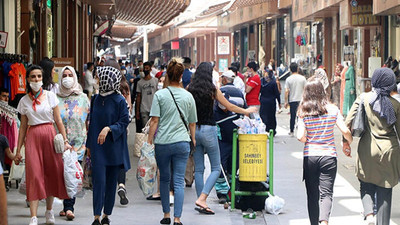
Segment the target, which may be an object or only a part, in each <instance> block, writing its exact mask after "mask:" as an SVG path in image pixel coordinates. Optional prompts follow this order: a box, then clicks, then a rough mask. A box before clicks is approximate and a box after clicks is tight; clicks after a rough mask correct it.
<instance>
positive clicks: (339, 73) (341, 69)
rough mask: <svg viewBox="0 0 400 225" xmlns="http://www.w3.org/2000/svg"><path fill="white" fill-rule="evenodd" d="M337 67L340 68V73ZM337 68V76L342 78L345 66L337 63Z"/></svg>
mask: <svg viewBox="0 0 400 225" xmlns="http://www.w3.org/2000/svg"><path fill="white" fill-rule="evenodd" d="M336 67H339V69H340V72H338V71H336ZM336 67H335V75H336V76H339V77H340V75H341V73H342V71H343V68H344V66H343V65H342V64H340V63H337V64H336Z"/></svg>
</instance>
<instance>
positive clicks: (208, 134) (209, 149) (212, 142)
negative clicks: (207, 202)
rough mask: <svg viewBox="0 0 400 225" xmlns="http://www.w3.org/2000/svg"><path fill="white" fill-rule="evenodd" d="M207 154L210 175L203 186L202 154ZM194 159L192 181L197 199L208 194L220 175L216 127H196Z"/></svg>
mask: <svg viewBox="0 0 400 225" xmlns="http://www.w3.org/2000/svg"><path fill="white" fill-rule="evenodd" d="M205 153H207V155H208V159H209V160H210V164H211V173H210V176H208V178H207V180H206V183H205V184H204V154H205ZM193 159H194V180H195V184H196V192H197V197H198V196H200V194H201V193H204V194H206V195H208V194H210V191H211V189H212V188H213V187H214V185H215V183H216V182H217V179H218V177H219V174H220V173H221V166H220V165H221V158H220V153H219V146H218V137H217V126H209V125H201V126H200V128H199V127H196V151H195V152H194V154H193Z"/></svg>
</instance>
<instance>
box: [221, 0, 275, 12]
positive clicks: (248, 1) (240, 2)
mask: <svg viewBox="0 0 400 225" xmlns="http://www.w3.org/2000/svg"><path fill="white" fill-rule="evenodd" d="M272 1H276V0H234V2H233V4H232V3H231V4H230V7H229V10H236V9H238V8H243V7H246V6H253V5H257V4H262V3H265V2H272Z"/></svg>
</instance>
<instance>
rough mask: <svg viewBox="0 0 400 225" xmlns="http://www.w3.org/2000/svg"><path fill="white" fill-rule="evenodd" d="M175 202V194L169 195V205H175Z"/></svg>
mask: <svg viewBox="0 0 400 225" xmlns="http://www.w3.org/2000/svg"><path fill="white" fill-rule="evenodd" d="M173 204H174V196H173V195H169V205H173Z"/></svg>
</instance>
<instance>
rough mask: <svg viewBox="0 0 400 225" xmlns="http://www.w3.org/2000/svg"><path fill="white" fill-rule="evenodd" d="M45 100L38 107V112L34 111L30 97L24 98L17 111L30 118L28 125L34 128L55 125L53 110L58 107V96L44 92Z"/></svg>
mask: <svg viewBox="0 0 400 225" xmlns="http://www.w3.org/2000/svg"><path fill="white" fill-rule="evenodd" d="M43 95H44V99H43V100H42V101H41V104H40V105H36V111H34V110H33V107H32V100H31V98H30V97H29V95H25V96H24V97H22V99H21V101H20V102H19V104H18V107H17V110H18V112H19V113H21V115H26V116H27V117H28V125H29V126H34V125H39V124H44V123H54V116H53V109H54V108H55V107H56V106H57V105H58V103H59V101H58V98H57V96H56V95H55V94H54V93H53V92H51V91H46V90H43Z"/></svg>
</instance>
